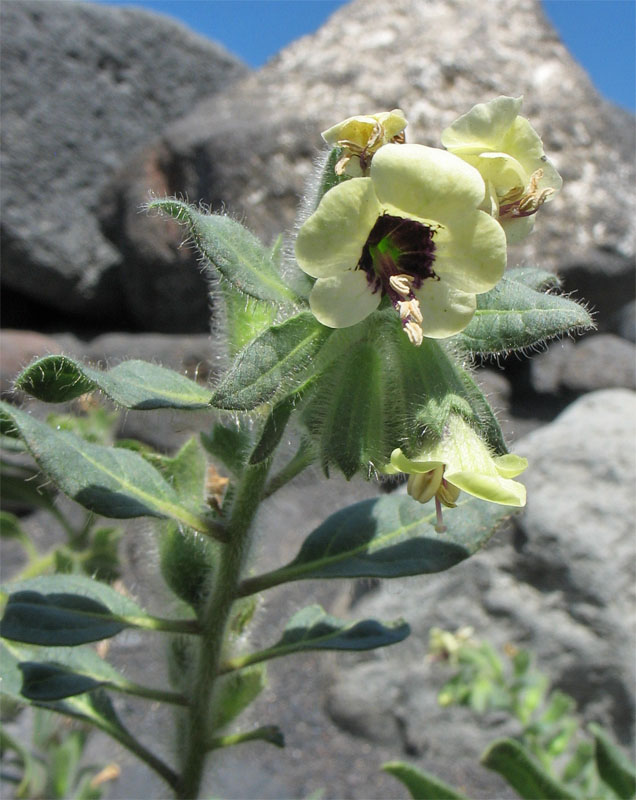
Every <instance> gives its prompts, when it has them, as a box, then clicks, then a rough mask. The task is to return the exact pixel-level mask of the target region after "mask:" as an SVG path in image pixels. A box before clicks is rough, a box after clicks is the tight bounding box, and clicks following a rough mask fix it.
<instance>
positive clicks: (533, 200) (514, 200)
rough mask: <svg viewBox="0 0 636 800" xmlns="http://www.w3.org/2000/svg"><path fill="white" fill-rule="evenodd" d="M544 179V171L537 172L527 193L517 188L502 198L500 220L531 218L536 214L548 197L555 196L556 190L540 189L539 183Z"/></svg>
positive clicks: (532, 176) (534, 173) (531, 179)
mask: <svg viewBox="0 0 636 800" xmlns="http://www.w3.org/2000/svg"><path fill="white" fill-rule="evenodd" d="M542 177H543V170H542V169H538V170H535V172H533V173H532V175H531V176H530V183H529V184H528V188H527V189H526V190H525V191H523V190H522V189H520V188H519V187H516V188H515V189H511V190H510V191H509V192H508V194H506V195H505V196H504V197H502V198H501V201H500V205H499V216H500V218H502V219H503V218H506V217H508V218H509V217H529V216H530V215H531V214H536V213H537V211H538V210H539V209H540V208H541V206H542V205H543V204H544V203H545V201H546V200H547V199H548V197H550V195H551V194H554V189H552V188H551V187H547V188H546V189H539V181H540V180H541V178H542Z"/></svg>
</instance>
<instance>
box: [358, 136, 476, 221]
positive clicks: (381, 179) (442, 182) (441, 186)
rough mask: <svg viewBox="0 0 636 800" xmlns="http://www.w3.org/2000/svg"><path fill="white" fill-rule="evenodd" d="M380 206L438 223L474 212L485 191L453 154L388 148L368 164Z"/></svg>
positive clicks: (414, 146) (397, 146) (418, 148)
mask: <svg viewBox="0 0 636 800" xmlns="http://www.w3.org/2000/svg"><path fill="white" fill-rule="evenodd" d="M370 174H371V180H372V181H373V185H374V187H375V190H376V193H377V196H378V199H379V200H380V202H381V203H387V204H389V205H391V206H393V207H395V208H399V209H401V211H402V213H403V215H408V214H411V215H414V216H416V217H420V218H423V219H430V220H434V221H439V222H445V221H446V220H452V219H454V218H455V217H456V216H457V214H458V213H460V214H461V213H465V212H466V211H471V210H472V209H476V208H477V207H478V206H479V205H480V203H481V202H482V201H483V199H484V194H485V191H486V187H485V185H484V181H483V179H482V177H481V175H480V174H479V173H478V172H477V170H476V169H474V168H473V167H471V166H470V164H467V163H466V162H465V161H462V159H461V158H457V157H456V156H454V155H453V154H452V153H448V152H446V151H445V150H439V149H437V148H434V147H424V145H420V144H387V145H385V146H384V147H382V148H380V150H378V152H377V153H376V154H375V156H374V158H373V161H372V162H371V173H370Z"/></svg>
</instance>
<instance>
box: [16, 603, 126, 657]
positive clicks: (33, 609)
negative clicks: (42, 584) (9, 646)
mask: <svg viewBox="0 0 636 800" xmlns="http://www.w3.org/2000/svg"><path fill="white" fill-rule="evenodd" d="M125 627H126V625H125V623H121V622H119V621H118V620H116V619H113V617H112V615H111V612H110V609H109V608H108V607H107V606H105V605H104V604H103V603H100V602H98V601H96V600H92V599H91V598H90V597H81V596H80V595H73V594H57V593H52V594H48V595H43V594H40V593H39V592H34V591H22V592H13V593H12V594H11V596H10V597H9V602H8V603H7V608H6V611H5V614H4V617H3V619H2V623H1V624H0V635H2V636H4V637H5V638H6V639H15V640H16V641H18V642H30V643H32V644H53V645H58V644H60V645H75V644H82V643H84V642H95V641H98V640H99V639H106V638H108V637H110V636H115V634H117V633H119V632H120V631H122V630H123V629H124V628H125Z"/></svg>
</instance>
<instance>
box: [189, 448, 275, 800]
mask: <svg viewBox="0 0 636 800" xmlns="http://www.w3.org/2000/svg"><path fill="white" fill-rule="evenodd" d="M270 464H271V458H266V459H265V460H263V461H259V462H258V463H256V464H251V465H249V466H247V467H246V468H245V470H244V471H243V475H242V476H241V480H240V482H239V485H238V487H237V492H236V497H235V499H234V503H233V506H232V513H231V516H230V520H229V522H228V526H227V533H228V542H227V544H225V545H224V546H223V549H222V551H221V559H220V564H219V568H218V573H217V577H216V580H215V583H214V585H213V587H212V590H211V592H210V594H209V596H208V598H207V603H206V606H205V608H204V610H203V613H202V615H201V627H202V635H201V640H200V645H199V662H198V665H197V671H196V675H195V680H194V685H193V691H192V696H191V700H190V714H189V719H188V723H187V731H186V742H185V758H184V762H183V771H182V774H181V777H180V780H179V784H178V788H177V797H178V798H181V800H193V798H196V797H198V794H199V787H200V785H201V779H202V777H203V770H204V767H205V760H206V756H207V752H206V751H207V748H206V740H209V736H210V731H209V727H210V719H211V700H212V690H213V687H214V681H215V680H216V678H217V676H218V674H219V663H220V658H221V651H222V647H223V640H224V636H225V629H226V626H227V621H228V618H229V615H230V611H231V609H232V603H233V602H234V600H235V598H236V588H237V586H238V582H239V579H240V575H241V570H242V567H243V564H244V562H245V557H246V555H247V552H248V545H249V533H250V528H251V524H252V520H253V518H254V515H255V513H256V511H257V509H258V506H259V504H260V501H261V497H262V494H263V487H264V485H265V480H266V478H267V473H268V471H269V467H270Z"/></svg>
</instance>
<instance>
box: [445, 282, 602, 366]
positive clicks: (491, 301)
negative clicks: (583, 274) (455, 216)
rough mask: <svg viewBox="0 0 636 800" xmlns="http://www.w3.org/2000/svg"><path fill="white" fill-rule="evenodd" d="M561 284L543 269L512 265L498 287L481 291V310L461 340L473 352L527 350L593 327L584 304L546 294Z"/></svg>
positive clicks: (478, 305) (481, 353) (458, 338)
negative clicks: (549, 340) (512, 268)
mask: <svg viewBox="0 0 636 800" xmlns="http://www.w3.org/2000/svg"><path fill="white" fill-rule="evenodd" d="M557 284H558V281H557V279H556V278H555V277H554V276H552V275H550V273H546V272H544V271H543V270H531V269H530V268H525V269H523V270H518V271H517V270H514V271H511V272H509V273H508V274H507V275H506V277H504V278H502V279H501V280H500V281H499V283H498V284H497V285H496V286H495V288H494V289H491V290H490V291H489V292H485V293H484V294H479V295H477V311H476V312H475V316H474V317H473V319H472V320H471V321H470V322H469V323H468V325H467V327H466V328H465V329H464V330H463V331H462V333H460V334H459V335H458V336H457V340H458V341H459V342H460V343H461V345H462V346H463V347H464V348H465V349H466V350H468V351H469V352H470V353H473V354H475V355H482V356H490V355H498V354H506V353H510V352H512V351H515V350H525V349H526V348H530V347H533V346H534V345H537V344H540V343H541V342H545V341H546V340H547V339H552V338H553V337H555V336H562V335H563V334H566V333H574V332H578V331H584V330H590V329H591V328H593V327H594V321H593V319H592V316H591V315H590V312H589V311H588V310H587V309H586V308H585V306H582V305H580V304H579V303H577V302H575V301H574V300H571V299H569V298H567V297H561V296H559V295H557V294H552V293H549V294H546V293H545V291H544V290H545V289H549V290H552V289H554V288H555V285H557Z"/></svg>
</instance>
